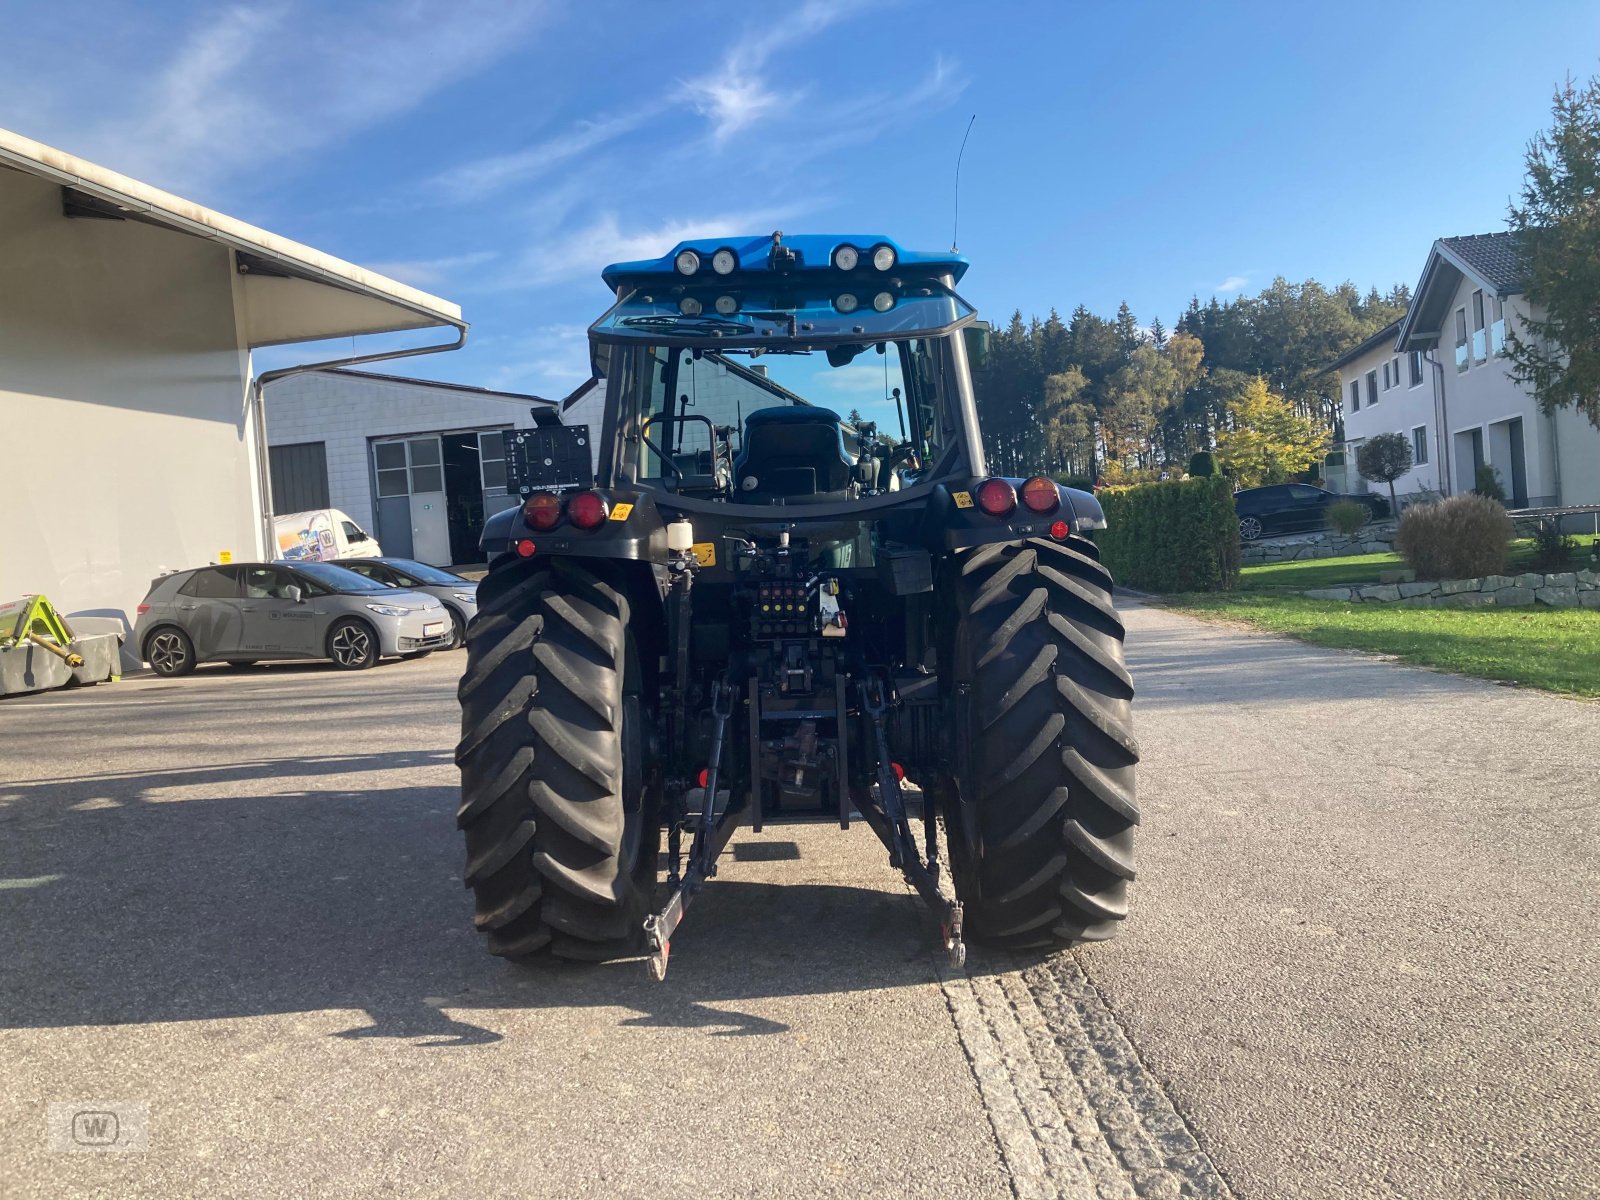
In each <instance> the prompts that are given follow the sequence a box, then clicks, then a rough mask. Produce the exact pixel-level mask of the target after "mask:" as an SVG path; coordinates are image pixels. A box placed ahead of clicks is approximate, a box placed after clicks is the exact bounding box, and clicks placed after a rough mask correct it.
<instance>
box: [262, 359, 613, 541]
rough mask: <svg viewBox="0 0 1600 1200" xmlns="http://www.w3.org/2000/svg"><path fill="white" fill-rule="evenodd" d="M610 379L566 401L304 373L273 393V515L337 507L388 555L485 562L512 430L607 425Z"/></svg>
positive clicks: (502, 503)
mask: <svg viewBox="0 0 1600 1200" xmlns="http://www.w3.org/2000/svg"><path fill="white" fill-rule="evenodd" d="M604 403H605V387H604V383H603V381H600V380H592V379H591V380H589V381H588V382H587V383H585V384H584V385H583V386H582V387H580V388H578V389H577V390H576V391H575V392H573V393H572V394H571V395H569V396H567V397H566V398H565V399H564V400H562V401H559V402H558V401H553V400H546V399H545V398H544V397H542V396H535V395H527V394H522V393H518V392H496V391H490V390H488V389H486V388H478V387H468V386H466V385H464V384H449V383H432V382H429V381H427V380H421V379H407V378H402V377H400V376H395V375H380V374H373V373H371V372H365V371H351V370H329V371H314V372H308V373H304V374H300V375H293V376H290V377H288V378H286V379H281V380H279V381H277V382H276V383H273V384H271V385H270V386H269V387H267V389H266V413H267V444H268V446H269V448H270V458H271V466H272V496H273V508H274V509H275V511H277V512H283V513H288V512H302V511H304V510H306V509H313V508H330V507H331V508H337V509H341V510H342V511H344V512H345V513H347V514H348V515H349V516H350V517H351V518H352V519H353V520H354V521H355V522H356V524H357V525H360V526H361V527H362V528H363V529H366V530H368V531H370V532H371V533H373V534H374V535H375V536H376V537H377V539H378V543H379V545H381V546H382V547H383V551H384V553H385V554H391V555H395V556H398V557H402V558H417V559H420V560H422V561H423V562H428V563H433V564H435V565H438V566H450V565H451V564H453V563H471V562H478V561H480V555H479V553H478V549H477V544H478V535H479V533H480V532H481V531H482V528H483V522H484V520H485V519H486V518H487V517H488V516H490V515H491V514H493V513H496V512H499V511H500V510H501V509H503V508H509V507H510V506H511V505H513V504H515V503H517V496H516V495H515V494H510V495H508V494H507V491H506V474H505V455H504V450H503V440H502V431H504V430H507V429H514V428H523V429H526V428H527V427H529V426H530V425H532V424H533V416H532V413H531V411H530V410H532V409H534V408H540V409H550V410H552V411H558V412H559V413H560V419H561V421H562V423H564V424H568V425H581V424H588V425H590V426H592V427H594V428H596V429H598V428H599V426H600V412H601V408H602V407H603V406H604Z"/></svg>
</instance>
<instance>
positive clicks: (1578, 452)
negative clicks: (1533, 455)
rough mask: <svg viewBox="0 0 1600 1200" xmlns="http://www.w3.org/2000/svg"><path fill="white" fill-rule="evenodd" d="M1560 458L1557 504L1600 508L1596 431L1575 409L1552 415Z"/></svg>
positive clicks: (1599, 435) (1598, 437)
mask: <svg viewBox="0 0 1600 1200" xmlns="http://www.w3.org/2000/svg"><path fill="white" fill-rule="evenodd" d="M1552 423H1553V425H1554V427H1555V431H1556V445H1557V447H1558V449H1559V451H1560V454H1561V503H1563V504H1600V429H1596V428H1595V427H1594V426H1593V425H1591V424H1590V423H1589V418H1588V417H1586V416H1584V415H1583V414H1582V413H1581V412H1579V411H1578V410H1577V409H1575V408H1565V409H1562V410H1561V411H1560V412H1558V413H1556V414H1555V417H1554V419H1553V422H1552Z"/></svg>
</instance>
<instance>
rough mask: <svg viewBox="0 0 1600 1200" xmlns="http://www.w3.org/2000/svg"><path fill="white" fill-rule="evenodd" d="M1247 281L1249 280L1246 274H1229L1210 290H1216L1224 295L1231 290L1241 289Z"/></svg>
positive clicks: (1220, 294)
mask: <svg viewBox="0 0 1600 1200" xmlns="http://www.w3.org/2000/svg"><path fill="white" fill-rule="evenodd" d="M1249 282H1250V280H1249V278H1248V277H1247V276H1244V275H1229V276H1228V277H1227V278H1226V279H1224V280H1223V281H1222V282H1221V283H1219V284H1217V286H1216V287H1215V288H1213V289H1212V291H1214V292H1216V293H1217V295H1219V296H1226V295H1228V294H1230V293H1232V292H1237V291H1242V290H1243V288H1244V286H1245V285H1246V284H1248V283H1249Z"/></svg>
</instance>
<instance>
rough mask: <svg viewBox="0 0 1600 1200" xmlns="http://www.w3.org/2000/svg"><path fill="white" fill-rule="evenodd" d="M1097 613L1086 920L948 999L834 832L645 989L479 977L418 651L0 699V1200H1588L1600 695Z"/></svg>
mask: <svg viewBox="0 0 1600 1200" xmlns="http://www.w3.org/2000/svg"><path fill="white" fill-rule="evenodd" d="M1128 615H1129V623H1130V628H1131V631H1132V632H1131V637H1130V655H1131V657H1132V659H1133V664H1134V668H1135V671H1136V673H1137V674H1136V679H1137V681H1138V683H1139V686H1140V700H1139V701H1138V716H1137V719H1138V722H1139V725H1138V733H1139V737H1140V740H1141V743H1142V744H1143V747H1144V751H1145V759H1146V765H1145V767H1144V768H1143V775H1142V778H1141V789H1142V796H1143V802H1144V805H1145V809H1146V813H1147V819H1146V826H1145V830H1144V838H1143V842H1142V845H1141V855H1142V859H1141V872H1140V881H1139V890H1138V893H1137V898H1136V908H1135V912H1134V916H1133V918H1132V920H1131V922H1130V924H1129V927H1128V929H1127V931H1126V934H1125V935H1124V937H1123V938H1122V939H1121V940H1119V941H1117V942H1113V943H1108V944H1105V945H1099V946H1093V947H1089V948H1085V949H1083V950H1080V951H1077V952H1075V953H1073V954H1070V955H1059V956H1055V957H1054V958H1050V959H1046V960H1043V961H1036V962H1023V961H1017V960H1015V959H1012V958H1009V957H997V956H993V955H986V954H983V953H982V952H974V954H973V956H972V958H971V960H970V961H969V966H968V971H967V972H966V973H965V974H964V975H951V974H949V973H948V972H945V971H944V970H943V969H942V968H941V967H940V966H939V964H938V963H937V962H936V960H935V959H934V958H933V957H932V956H931V955H930V954H929V953H928V943H929V936H930V935H929V932H928V930H927V928H926V925H925V923H924V920H923V917H922V915H921V913H920V910H919V909H918V907H917V906H916V904H915V902H914V901H913V900H912V899H911V898H910V897H909V896H908V895H907V894H906V891H905V889H904V888H903V886H901V885H900V884H899V882H898V880H897V878H896V877H895V875H894V874H893V873H892V872H891V871H890V869H889V868H888V866H887V865H886V863H885V861H884V860H885V855H884V853H883V852H882V850H881V848H880V847H879V846H878V845H877V843H876V842H875V841H874V840H873V839H872V838H871V837H870V835H869V834H868V832H867V831H866V830H865V829H864V828H861V827H859V826H858V827H857V828H855V829H853V830H852V831H851V832H849V833H841V832H839V831H838V830H837V829H833V828H830V827H826V826H798V827H783V826H779V827H769V829H768V830H767V831H766V832H765V833H764V834H762V835H760V836H759V837H756V836H754V835H750V834H748V833H746V834H744V835H743V836H742V837H741V840H740V842H738V843H736V846H735V851H736V853H735V857H734V860H733V861H729V862H727V863H726V864H725V866H724V868H723V871H722V874H721V875H720V876H719V878H718V879H717V880H715V881H714V882H713V884H712V885H711V886H710V887H709V888H708V890H707V893H706V897H705V899H704V901H703V902H702V903H701V904H700V905H697V906H696V908H695V910H694V912H693V914H692V915H691V916H690V918H689V920H688V921H687V922H686V924H685V926H684V928H683V930H682V931H681V932H680V933H679V935H678V937H677V938H675V939H674V943H673V957H672V971H671V974H670V975H669V977H668V980H667V982H666V983H665V984H655V983H652V982H651V981H649V980H648V978H647V977H646V975H645V972H644V969H643V967H642V966H640V965H638V964H620V965H616V966H611V967H604V968H592V967H582V966H555V967H547V968H540V969H527V968H516V967H509V966H506V965H505V964H503V963H500V962H498V961H496V960H493V959H491V958H489V957H488V956H487V955H485V954H484V953H483V952H482V950H481V947H479V946H478V945H477V939H476V935H475V934H473V932H472V930H471V925H470V912H471V907H470V903H469V901H468V898H467V896H466V893H465V892H464V891H463V890H462V889H461V885H460V879H459V868H460V848H459V845H458V840H457V836H456V834H455V831H454V829H453V811H454V806H455V803H456V798H455V785H456V773H455V769H454V767H453V766H452V764H451V761H450V754H449V751H450V746H451V744H452V742H453V739H454V726H455V721H456V714H455V708H454V700H453V689H454V683H455V674H456V672H457V671H458V670H459V667H460V663H459V660H458V658H457V656H454V655H445V654H438V655H434V656H433V657H431V658H429V659H426V660H422V661H419V662H413V663H404V664H393V665H389V664H386V665H384V666H382V667H380V668H378V669H376V670H374V671H369V672H362V673H357V674H336V673H333V672H331V671H329V670H327V669H325V668H321V667H272V668H257V669H254V670H248V671H237V672H236V671H226V670H215V669H205V670H202V671H201V672H199V673H198V674H197V675H196V676H194V677H191V678H189V679H185V680H178V681H160V680H139V681H130V682H127V683H123V684H120V685H115V686H103V687H99V688H94V689H89V690H85V691H81V692H76V693H72V694H63V693H51V694H48V695H45V696H38V697H29V698H23V699H21V700H14V701H7V702H5V703H4V704H3V705H0V723H3V725H4V729H5V735H6V739H7V740H6V749H5V752H4V753H5V755H6V762H7V770H6V771H5V773H4V777H5V781H4V782H0V963H3V964H4V969H3V970H0V1079H3V1080H4V1082H3V1084H0V1194H4V1195H6V1196H7V1197H11V1196H61V1195H74V1194H116V1195H152V1196H187V1195H194V1194H211V1195H251V1196H276V1195H294V1194H304V1193H305V1191H306V1190H307V1189H308V1188H310V1187H312V1186H315V1188H316V1190H317V1191H318V1192H319V1193H322V1194H327V1195H371V1194H378V1193H388V1192H394V1193H401V1194H428V1195H466V1194H472V1195H474V1196H481V1195H527V1196H552V1197H576V1196H589V1195H593V1196H607V1197H610V1196H635V1195H646V1194H648V1195H654V1196H662V1197H675V1196H685V1197H687V1196H697V1195H698V1196H706V1195H730V1196H732V1195H739V1196H744V1195H749V1196H789V1195H796V1196H799V1195H803V1196H841V1197H843V1196H852V1197H853V1196H929V1197H949V1196H962V1197H968V1196H971V1197H988V1196H994V1197H1003V1196H1010V1195H1020V1196H1050V1195H1068V1196H1078V1195H1085V1196H1087V1195H1096V1196H1102V1197H1105V1196H1117V1195H1122V1196H1132V1195H1136V1194H1137V1195H1152V1196H1177V1195H1202V1196H1204V1195H1211V1196H1225V1195H1230V1194H1233V1195H1239V1196H1260V1197H1276V1196H1306V1197H1311V1196H1317V1197H1323V1196H1326V1197H1336V1196H1337V1197H1345V1196H1368V1195H1371V1196H1403V1197H1408V1198H1409V1197H1415V1198H1418V1200H1422V1198H1427V1197H1434V1196H1437V1197H1458V1196H1530V1197H1531V1196H1540V1197H1547V1196H1587V1195H1593V1194H1595V1190H1594V1181H1595V1180H1596V1179H1597V1178H1600V1154H1597V1150H1596V1147H1597V1145H1600V1120H1597V1118H1596V1115H1595V1113H1596V1096H1595V1092H1596V1088H1595V1083H1594V1081H1595V1080H1596V1079H1597V1078H1600V1029H1597V1024H1596V1018H1595V1012H1596V1005H1597V1001H1600V988H1597V982H1600V972H1597V970H1596V961H1595V957H1596V956H1595V952H1594V950H1593V944H1594V941H1595V933H1596V924H1597V922H1596V911H1595V901H1594V899H1593V897H1592V890H1593V881H1594V880H1595V879H1596V877H1597V872H1596V869H1595V868H1596V863H1595V856H1596V851H1595V849H1594V847H1595V832H1596V831H1595V824H1596V820H1595V815H1596V804H1597V801H1600V797H1597V793H1596V784H1595V778H1596V777H1595V774H1594V772H1593V769H1592V765H1591V760H1592V752H1591V750H1590V749H1589V748H1590V747H1591V746H1592V742H1593V736H1594V730H1595V728H1596V725H1597V720H1600V709H1597V708H1596V707H1595V706H1593V705H1588V704H1584V703H1581V702H1576V701H1569V700H1560V699H1555V698H1552V697H1546V696H1542V695H1538V694H1532V693H1527V692H1519V691H1515V690H1511V689H1506V688H1499V687H1495V686H1492V685H1487V684H1479V683H1474V682H1471V681H1465V680H1458V679H1453V678H1450V677H1446V676H1441V675H1435V674H1432V673H1429V672H1425V671H1418V670H1413V669H1409V668H1402V667H1397V666H1394V665H1391V664H1388V663H1383V662H1379V661H1376V660H1373V659H1367V658H1361V657H1357V656H1352V655H1346V654H1341V653H1338V652H1333V651H1327V650H1319V649H1315V648H1311V647H1305V646H1301V645H1298V644H1296V643H1293V642H1288V641H1284V640H1282V639H1278V638H1274V637H1269V636H1263V635H1258V634H1250V633H1241V632H1236V631H1232V630H1227V629H1223V628H1219V627H1214V626H1207V625H1202V624H1200V623H1197V622H1195V621H1193V620H1191V619H1189V618H1186V617H1181V616H1177V615H1175V614H1170V613H1166V612H1163V611H1161V610H1158V609H1153V608H1140V607H1132V608H1130V610H1129V614H1128ZM62 1101H73V1102H80V1103H98V1102H107V1101H125V1102H133V1103H139V1104H143V1105H145V1106H146V1110H147V1112H148V1118H149V1146H150V1149H149V1151H148V1152H147V1153H130V1154H120V1155H113V1154H97V1153H82V1154H62V1153H52V1152H50V1151H49V1150H48V1148H47V1143H46V1137H45V1132H46V1130H45V1114H46V1106H47V1105H48V1104H49V1103H52V1102H62ZM313 1180H314V1181H315V1184H314V1185H313V1184H312V1182H311V1181H313Z"/></svg>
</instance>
